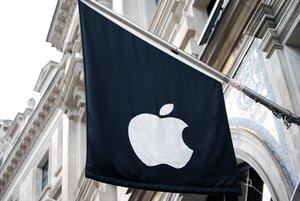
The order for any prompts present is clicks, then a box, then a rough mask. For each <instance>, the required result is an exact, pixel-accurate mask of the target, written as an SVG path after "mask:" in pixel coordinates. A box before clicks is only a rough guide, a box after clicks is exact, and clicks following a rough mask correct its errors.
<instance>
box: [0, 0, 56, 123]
mask: <svg viewBox="0 0 300 201" xmlns="http://www.w3.org/2000/svg"><path fill="white" fill-rule="evenodd" d="M56 3H57V0H28V1H23V0H22V1H21V0H17V1H9V0H7V1H2V3H1V7H0V27H1V29H0V30H1V31H0V119H4V120H6V119H11V120H13V119H14V118H15V116H16V115H17V113H18V112H24V110H25V108H26V107H28V105H27V102H28V100H29V99H30V98H31V97H32V98H34V99H35V100H36V103H38V101H39V97H40V96H39V93H37V92H34V86H35V84H36V82H37V79H38V77H39V74H40V71H41V69H42V68H43V67H44V66H45V65H46V63H47V62H49V61H50V60H52V61H57V62H59V61H60V59H61V53H59V52H58V51H57V50H56V48H54V47H52V46H51V44H50V43H48V42H46V38H47V34H48V31H49V28H50V24H51V21H52V17H53V14H54V10H55V6H56Z"/></svg>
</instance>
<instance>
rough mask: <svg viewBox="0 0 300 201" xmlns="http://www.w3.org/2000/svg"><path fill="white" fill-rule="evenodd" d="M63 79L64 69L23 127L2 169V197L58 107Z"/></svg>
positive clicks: (0, 180)
mask: <svg viewBox="0 0 300 201" xmlns="http://www.w3.org/2000/svg"><path fill="white" fill-rule="evenodd" d="M62 80H63V70H59V71H57V73H56V75H55V76H54V78H53V80H52V82H51V83H50V85H49V87H48V89H47V91H46V92H45V94H44V95H43V97H42V98H41V100H40V102H39V103H38V105H37V107H36V109H35V110H34V111H33V113H32V114H31V116H30V118H29V120H28V122H27V124H26V125H25V127H24V128H23V130H22V132H21V134H20V136H19V138H18V140H17V142H16V144H15V145H14V147H13V149H12V150H11V152H10V154H9V156H8V157H7V159H6V161H5V162H4V164H3V165H2V167H1V169H0V199H1V198H2V197H3V196H4V194H5V193H6V191H7V189H8V188H9V185H10V184H11V182H12V181H13V179H14V178H15V176H16V175H17V173H18V171H19V170H20V168H21V167H22V164H23V163H24V161H25V160H26V158H27V156H28V155H29V153H30V151H31V149H32V148H33V146H34V145H35V142H36V141H37V140H38V139H39V136H40V134H41V133H42V132H43V131H44V128H45V126H46V125H47V123H48V121H49V119H50V118H51V116H52V114H53V112H54V111H55V110H56V108H58V106H59V104H60V103H59V102H60V101H61V100H60V99H59V92H60V90H59V88H60V85H61V83H62Z"/></svg>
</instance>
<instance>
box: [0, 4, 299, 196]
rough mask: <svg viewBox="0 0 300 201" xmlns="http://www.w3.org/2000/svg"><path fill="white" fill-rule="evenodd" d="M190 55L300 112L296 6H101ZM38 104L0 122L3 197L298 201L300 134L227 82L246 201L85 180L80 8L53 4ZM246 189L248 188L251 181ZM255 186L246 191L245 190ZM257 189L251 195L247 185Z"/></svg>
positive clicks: (232, 127)
mask: <svg viewBox="0 0 300 201" xmlns="http://www.w3.org/2000/svg"><path fill="white" fill-rule="evenodd" d="M98 2H99V3H101V4H104V5H105V6H107V7H109V8H111V9H113V10H114V11H116V12H118V13H120V14H121V15H123V16H125V17H126V18H128V19H129V20H132V21H133V22H134V23H136V24H138V25H139V26H141V27H144V28H145V29H148V30H149V31H150V32H152V33H154V34H156V35H157V36H159V37H160V38H162V39H164V40H166V41H168V42H170V43H171V44H173V45H175V46H176V47H178V48H180V49H182V50H184V51H186V52H187V53H188V54H190V55H191V56H193V57H195V58H198V59H200V60H201V61H203V62H205V63H207V64H209V65H210V66H212V67H213V68H215V69H217V70H218V71H220V72H222V73H224V74H226V75H227V76H229V77H231V78H234V79H235V80H237V81H239V82H241V83H242V84H244V85H246V86H247V87H249V88H251V89H253V90H254V91H256V92H257V93H259V94H261V95H263V96H265V97H267V98H268V99H270V100H272V101H274V102H276V103H277V104H279V105H281V106H283V107H284V108H287V109H289V110H290V111H292V112H294V113H295V114H298V115H299V114H300V104H299V99H300V82H299V80H300V68H299V64H300V39H299V37H298V36H299V34H300V1H298V0H251V1H250V0H98ZM47 42H49V43H51V44H52V46H53V47H55V48H56V49H57V50H58V51H60V52H62V53H63V56H62V59H61V61H59V62H58V63H57V62H53V61H50V62H49V63H47V64H46V65H45V66H44V67H43V68H42V69H41V73H40V76H39V77H38V80H37V83H36V85H35V86H34V90H35V91H37V92H39V93H40V95H41V98H40V101H39V102H38V103H37V104H35V103H34V100H30V101H29V102H28V108H26V109H25V110H24V112H23V113H18V114H17V116H16V117H15V119H14V120H1V121H0V200H3V201H29V200H33V201H37V200H40V201H54V200H58V201H75V200H78V201H79V200H88V201H90V200H91V201H96V200H97V201H100V200H101V201H114V200H119V201H127V200H128V201H138V200H139V201H158V200H159V201H194V200H197V201H206V200H208V201H209V200H239V201H242V200H243V201H244V200H245V201H246V200H247V201H250V200H251V201H254V200H259V201H260V200H271V199H272V200H273V201H289V200H293V201H295V200H300V187H299V179H300V160H299V159H300V148H299V146H298V145H299V144H300V127H299V126H296V125H291V126H290V128H289V129H287V128H286V127H285V125H284V124H283V122H282V120H281V119H277V118H276V117H275V116H274V115H273V114H272V112H270V111H269V110H268V109H266V108H265V107H264V106H262V105H260V104H257V103H255V101H253V100H251V99H249V98H248V97H246V96H245V95H243V94H242V93H241V92H239V91H237V90H235V89H233V88H231V87H228V86H227V85H224V97H225V101H226V108H227V114H228V118H229V123H230V128H231V135H232V140H233V144H234V149H235V154H236V157H237V163H238V165H239V168H240V172H241V176H242V177H243V178H244V179H245V180H244V181H246V182H247V183H246V184H245V183H244V182H242V183H241V186H242V189H243V196H240V197H238V198H233V197H231V198H229V197H223V196H209V195H189V194H174V193H164V192H153V191H143V190H136V189H127V188H125V187H117V186H113V185H108V184H104V183H99V182H96V181H92V180H89V179H86V178H85V177H84V166H85V154H86V153H85V150H86V136H85V134H86V130H85V129H86V125H85V92H84V76H83V63H82V52H81V37H80V25H79V15H78V7H77V1H75V0H58V2H57V6H56V9H55V12H54V15H53V19H52V23H51V25H50V29H49V33H48V36H47ZM250 182H251V183H250ZM250 184H251V185H252V186H251V185H250ZM253 187H255V188H253Z"/></svg>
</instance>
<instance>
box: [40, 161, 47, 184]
mask: <svg viewBox="0 0 300 201" xmlns="http://www.w3.org/2000/svg"><path fill="white" fill-rule="evenodd" d="M41 170H42V190H44V188H45V187H46V186H47V184H48V160H47V161H46V163H45V164H44V165H43V166H42V168H41Z"/></svg>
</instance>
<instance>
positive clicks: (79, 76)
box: [61, 53, 85, 121]
mask: <svg viewBox="0 0 300 201" xmlns="http://www.w3.org/2000/svg"><path fill="white" fill-rule="evenodd" d="M62 93H63V94H64V98H63V100H62V106H61V107H62V109H63V111H64V112H65V113H66V114H67V115H68V117H69V118H70V119H73V120H78V119H82V120H83V121H84V120H85V118H84V113H85V90H84V75H83V61H82V56H81V55H80V54H79V53H75V54H73V55H72V59H71V63H70V65H69V66H68V71H67V74H66V77H65V87H64V89H63V92H62Z"/></svg>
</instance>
